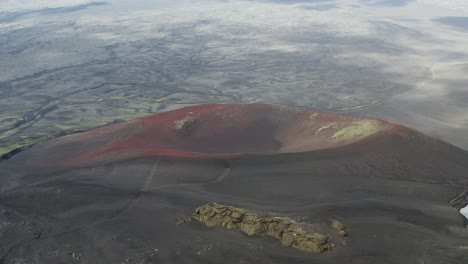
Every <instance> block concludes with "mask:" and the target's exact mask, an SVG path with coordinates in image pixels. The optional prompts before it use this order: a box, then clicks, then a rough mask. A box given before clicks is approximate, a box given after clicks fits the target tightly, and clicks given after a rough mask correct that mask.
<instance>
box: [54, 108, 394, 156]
mask: <svg viewBox="0 0 468 264" xmlns="http://www.w3.org/2000/svg"><path fill="white" fill-rule="evenodd" d="M363 120H367V121H369V122H371V123H372V127H373V129H374V130H373V131H372V133H369V135H367V134H366V135H358V136H356V135H351V136H349V135H348V136H346V137H344V138H342V139H336V138H334V135H336V133H337V132H338V131H340V130H341V129H343V128H347V127H353V124H355V123H356V122H359V121H363ZM367 121H366V122H367ZM400 128H401V127H400V126H398V125H395V124H391V123H388V122H385V121H382V120H375V119H358V118H353V117H350V116H345V115H338V114H332V113H321V112H315V111H305V110H303V109H299V108H291V107H284V106H276V105H267V104H249V105H242V104H207V105H198V106H193V107H186V108H182V109H178V110H175V111H170V112H165V113H160V114H156V115H151V116H148V117H144V118H139V119H134V120H131V121H126V122H122V123H118V124H114V125H109V126H106V127H102V128H98V129H95V130H91V131H88V132H86V133H82V134H77V135H72V136H68V137H64V138H60V139H56V140H54V141H53V142H51V143H52V144H50V145H49V146H48V147H49V148H52V149H50V151H49V152H54V153H60V155H59V156H57V157H55V158H54V163H55V164H57V162H58V163H59V164H60V163H61V160H63V163H66V164H86V163H93V162H108V161H115V160H122V159H131V158H137V157H144V156H171V157H223V156H233V155H239V154H276V153H291V152H306V151H313V150H320V149H330V148H336V147H340V146H344V145H349V144H352V143H356V142H358V141H362V140H364V139H365V138H368V137H373V136H377V135H379V134H382V133H385V132H386V131H387V132H388V131H394V130H395V129H397V130H398V129H400Z"/></svg>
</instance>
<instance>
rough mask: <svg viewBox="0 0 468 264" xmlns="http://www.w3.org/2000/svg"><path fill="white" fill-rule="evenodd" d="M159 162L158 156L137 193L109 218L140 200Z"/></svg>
mask: <svg viewBox="0 0 468 264" xmlns="http://www.w3.org/2000/svg"><path fill="white" fill-rule="evenodd" d="M160 162H161V158H158V160H157V161H156V162H155V163H154V165H153V167H152V168H151V171H150V172H149V174H148V177H146V181H145V184H143V186H142V187H141V189H140V190H139V191H138V193H137V194H136V195H135V196H134V197H133V199H132V200H130V201H129V202H128V203H127V204H126V205H125V206H124V207H123V208H121V209H119V210H118V211H116V212H115V213H114V215H112V216H111V217H110V218H114V217H116V216H118V215H120V214H122V213H124V212H125V211H127V210H128V209H130V208H132V206H134V205H135V204H136V203H137V202H138V200H140V198H141V196H143V194H144V193H145V192H146V191H147V190H148V187H149V185H150V183H151V181H152V180H153V177H154V175H155V174H156V171H157V170H158V168H159V163H160Z"/></svg>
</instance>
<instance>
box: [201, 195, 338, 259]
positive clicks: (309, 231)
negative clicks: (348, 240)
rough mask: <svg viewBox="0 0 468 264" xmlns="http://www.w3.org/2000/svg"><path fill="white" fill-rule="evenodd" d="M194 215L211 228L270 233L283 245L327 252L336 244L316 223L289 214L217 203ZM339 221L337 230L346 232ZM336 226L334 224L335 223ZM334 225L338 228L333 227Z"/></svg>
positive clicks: (206, 205) (203, 207) (251, 234)
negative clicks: (292, 217) (285, 215)
mask: <svg viewBox="0 0 468 264" xmlns="http://www.w3.org/2000/svg"><path fill="white" fill-rule="evenodd" d="M193 218H195V219H196V220H198V221H200V222H202V223H204V224H205V225H207V226H209V227H215V226H223V227H226V228H228V229H234V228H240V229H241V230H242V231H243V232H244V233H246V234H247V235H249V236H263V235H269V236H273V237H276V238H278V239H279V240H281V242H282V243H283V245H284V246H291V247H294V248H298V249H300V250H304V251H309V252H314V253H325V252H328V251H330V250H332V249H333V248H334V247H335V245H334V244H333V243H331V242H330V238H329V236H327V235H323V234H319V233H317V232H316V231H315V230H317V226H314V225H312V224H307V223H301V222H297V221H295V220H293V219H291V218H289V217H275V216H271V215H266V214H263V213H260V212H255V211H250V210H246V209H242V208H237V207H233V206H228V205H222V204H218V203H214V202H210V203H208V204H205V205H202V206H200V207H198V208H197V209H196V210H195V212H194V213H193ZM338 224H339V222H336V223H335V224H334V225H335V226H336V229H339V230H341V231H342V232H345V231H344V226H343V225H341V224H339V225H340V226H338ZM332 225H333V223H332ZM333 228H335V227H333Z"/></svg>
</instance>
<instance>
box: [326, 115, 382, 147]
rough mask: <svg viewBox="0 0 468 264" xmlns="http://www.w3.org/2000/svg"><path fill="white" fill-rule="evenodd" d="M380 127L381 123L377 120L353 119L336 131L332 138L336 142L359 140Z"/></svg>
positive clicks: (375, 131)
mask: <svg viewBox="0 0 468 264" xmlns="http://www.w3.org/2000/svg"><path fill="white" fill-rule="evenodd" d="M381 129H382V125H381V124H380V122H379V121H377V120H366V119H359V120H354V121H352V122H351V124H350V125H348V126H346V127H344V128H341V129H340V130H338V131H336V132H335V134H333V136H332V139H333V140H335V141H338V142H342V141H354V140H359V139H362V138H365V137H368V136H370V135H372V134H374V133H377V132H379V131H380V130H381Z"/></svg>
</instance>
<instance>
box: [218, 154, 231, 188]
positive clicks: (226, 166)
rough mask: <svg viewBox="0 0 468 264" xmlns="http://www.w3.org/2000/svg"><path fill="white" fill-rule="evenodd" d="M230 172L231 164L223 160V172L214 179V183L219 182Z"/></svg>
mask: <svg viewBox="0 0 468 264" xmlns="http://www.w3.org/2000/svg"><path fill="white" fill-rule="evenodd" d="M230 171H231V163H230V162H229V160H228V159H224V170H223V171H222V172H221V173H220V174H219V176H218V178H216V180H215V182H220V181H222V180H223V179H224V177H226V176H227V175H228V174H229V172H230Z"/></svg>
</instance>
